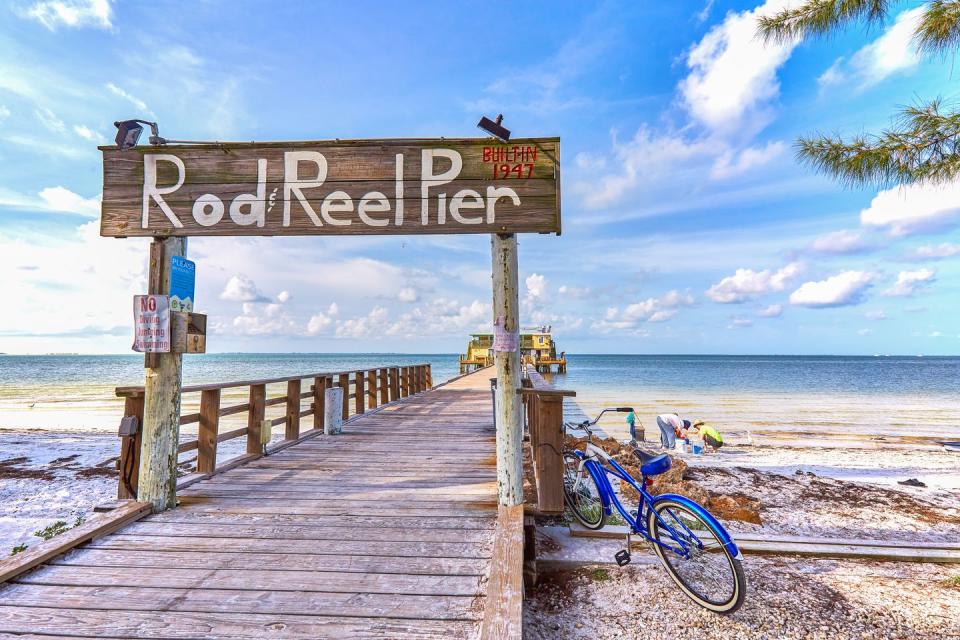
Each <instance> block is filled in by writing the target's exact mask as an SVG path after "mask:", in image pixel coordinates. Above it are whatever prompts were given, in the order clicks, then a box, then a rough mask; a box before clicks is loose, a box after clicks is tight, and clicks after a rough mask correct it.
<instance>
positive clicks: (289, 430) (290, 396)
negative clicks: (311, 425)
mask: <svg viewBox="0 0 960 640" xmlns="http://www.w3.org/2000/svg"><path fill="white" fill-rule="evenodd" d="M299 437H300V381H299V380H288V381H287V422H286V429H285V430H284V434H283V438H284V440H296V439H297V438H299Z"/></svg>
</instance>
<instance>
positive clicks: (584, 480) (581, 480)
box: [563, 452, 607, 529]
mask: <svg viewBox="0 0 960 640" xmlns="http://www.w3.org/2000/svg"><path fill="white" fill-rule="evenodd" d="M581 462H582V460H581V459H580V458H578V457H577V456H576V455H574V454H573V453H569V452H568V453H564V454H563V496H564V498H565V499H566V502H567V506H569V507H570V510H571V511H573V515H574V516H576V518H577V520H579V521H580V524H582V525H583V526H585V527H586V528H587V529H600V528H602V527H603V525H605V524H607V514H606V511H605V510H604V508H603V499H602V498H601V497H600V489H599V488H598V487H597V483H596V482H595V481H594V479H593V476H591V475H590V472H589V471H587V469H586V467H581V466H580V463H581Z"/></svg>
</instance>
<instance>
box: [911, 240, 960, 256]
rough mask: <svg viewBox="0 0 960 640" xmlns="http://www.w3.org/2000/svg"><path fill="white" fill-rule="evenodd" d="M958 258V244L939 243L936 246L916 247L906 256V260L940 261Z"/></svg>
mask: <svg viewBox="0 0 960 640" xmlns="http://www.w3.org/2000/svg"><path fill="white" fill-rule="evenodd" d="M953 256H960V244H953V243H950V242H941V243H940V244H936V245H924V246H922V247H917V248H916V249H914V250H913V251H911V252H909V253H908V254H907V255H906V258H907V259H908V260H942V259H944V258H952V257H953Z"/></svg>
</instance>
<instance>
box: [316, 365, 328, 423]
mask: <svg viewBox="0 0 960 640" xmlns="http://www.w3.org/2000/svg"><path fill="white" fill-rule="evenodd" d="M326 390H327V379H326V378H323V377H319V378H314V379H313V428H314V429H323V415H324V413H323V412H324V411H326V406H325V405H324V400H325V397H324V392H325V391H326Z"/></svg>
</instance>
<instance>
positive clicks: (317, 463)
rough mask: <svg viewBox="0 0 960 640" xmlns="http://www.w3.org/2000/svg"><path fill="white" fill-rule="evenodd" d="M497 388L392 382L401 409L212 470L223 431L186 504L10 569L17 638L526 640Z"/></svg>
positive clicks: (139, 515)
mask: <svg viewBox="0 0 960 640" xmlns="http://www.w3.org/2000/svg"><path fill="white" fill-rule="evenodd" d="M421 371H422V370H421ZM428 375H429V374H428V373H427V376H426V377H425V376H423V375H421V376H420V377H419V378H418V379H420V380H426V379H427V377H428ZM489 378H490V372H489V371H486V370H485V371H480V372H476V373H473V374H470V375H467V376H464V377H461V378H459V379H456V380H454V381H452V382H450V383H448V384H446V385H443V386H440V387H438V388H434V389H431V390H424V389H425V387H424V386H423V383H422V382H421V383H417V382H416V381H415V378H414V376H411V377H410V378H409V380H411V383H410V384H412V385H417V384H419V385H420V386H413V387H411V390H412V391H413V393H414V395H408V396H407V397H400V398H397V399H392V398H391V397H390V390H389V387H390V382H391V381H392V380H391V378H390V377H389V376H386V380H387V383H386V384H387V402H386V403H385V404H384V403H382V402H381V403H380V404H379V406H377V407H376V408H375V409H373V410H370V409H369V408H366V410H364V407H363V405H362V404H356V406H357V407H358V408H360V410H361V411H362V413H359V414H357V415H354V416H353V417H352V418H351V419H350V420H349V421H348V422H346V424H345V426H344V431H343V433H342V434H340V435H336V436H332V435H324V434H323V430H322V429H320V430H318V429H312V430H309V431H307V432H306V433H301V432H299V431H298V432H297V433H296V434H294V433H289V435H290V436H291V439H290V440H289V441H285V443H284V444H283V445H282V446H280V447H276V448H275V449H274V450H273V451H271V450H270V449H268V450H267V455H258V454H254V453H250V454H247V456H246V457H245V458H244V459H242V460H241V461H240V463H239V464H236V465H233V464H230V465H222V466H221V467H220V468H217V465H216V462H215V460H214V461H213V462H211V461H210V460H209V455H210V454H209V452H210V449H211V445H210V442H211V440H210V439H211V438H212V442H216V440H217V433H216V431H215V429H214V431H213V432H212V433H209V432H208V433H207V434H206V438H207V444H206V445H203V444H200V445H198V446H200V450H201V451H204V450H206V451H207V456H208V460H207V461H206V463H205V464H208V465H210V464H212V465H213V469H214V472H212V473H206V474H195V475H194V476H193V477H192V478H190V479H189V480H188V482H185V483H181V487H182V488H181V489H180V490H179V492H178V499H179V506H177V507H176V508H174V509H171V510H168V511H165V512H163V513H159V514H155V515H149V505H146V507H147V508H143V505H142V503H136V502H130V501H128V502H126V503H124V504H123V506H120V507H119V508H118V509H117V511H116V513H117V514H119V515H117V516H111V514H105V515H103V516H101V517H100V520H97V519H94V520H92V521H91V522H90V523H88V524H86V525H83V527H86V529H83V530H82V531H80V533H78V534H76V535H75V536H73V538H70V534H65V538H64V540H63V541H62V542H61V543H58V542H57V539H56V538H55V539H53V540H51V541H50V542H48V543H44V545H46V546H44V545H37V549H31V550H29V551H28V552H25V553H24V554H21V555H20V556H15V557H14V558H11V559H8V560H5V561H3V562H0V580H6V584H4V585H0V636H2V637H23V638H51V637H54V636H56V637H64V636H69V637H97V638H154V639H158V638H178V639H186V638H250V639H254V638H256V639H260V638H311V639H315V638H334V637H335V638H346V637H349V638H445V639H446V638H477V637H481V638H519V637H520V636H521V607H522V596H523V593H522V591H523V585H522V563H523V555H522V554H523V505H517V506H515V507H504V506H499V507H498V504H497V482H496V455H495V447H496V442H495V431H494V426H493V414H492V411H491V395H490V385H489ZM356 379H357V380H370V381H372V382H373V383H374V388H376V387H377V385H376V382H377V381H378V380H380V379H381V378H380V377H379V376H368V375H364V376H357V377H356ZM255 382H258V381H255ZM256 386H257V385H256V384H254V385H252V386H251V389H253V388H254V387H256ZM291 388H293V389H294V390H293V391H292V393H293V394H295V395H297V396H301V395H302V396H304V397H306V396H308V393H302V394H301V393H300V390H299V381H298V383H297V385H292V387H291ZM189 389H190V388H187V389H185V390H184V391H185V392H188V390H189ZM357 389H358V390H359V391H356V390H355V391H354V394H350V396H352V397H353V399H354V400H355V401H356V397H357V396H360V397H363V396H364V394H365V393H369V388H368V389H366V390H365V389H364V386H363V383H362V382H361V384H360V386H359V387H358V388H357ZM204 391H207V392H209V389H201V390H200V393H203V392H204ZM417 391H419V392H417ZM256 393H257V395H258V397H259V393H260V392H259V391H258V392H256ZM345 395H346V394H345ZM270 403H271V401H270V400H266V404H270ZM129 404H130V403H128V407H129ZM273 404H282V403H280V402H273ZM296 407H297V410H293V409H291V410H289V411H287V412H286V415H288V416H289V418H288V423H287V424H289V423H290V422H292V421H293V420H294V417H293V416H294V415H296V416H297V417H296V420H297V421H298V424H299V418H300V417H301V414H303V413H309V411H299V400H298V401H297V403H296ZM344 407H345V411H346V410H347V409H346V407H347V404H346V402H345V404H344ZM368 407H369V405H368ZM247 409H248V410H250V411H260V412H262V410H263V407H262V405H259V408H258V405H257V403H254V406H253V407H252V408H251V407H247ZM315 409H316V407H314V410H315ZM218 413H219V412H218V411H217V410H215V409H209V407H208V411H207V412H206V414H205V413H204V411H203V410H201V412H200V415H199V416H198V417H197V419H198V420H200V421H201V426H202V425H203V423H204V420H205V418H203V417H202V416H203V415H206V416H207V418H206V420H207V421H209V417H210V416H212V415H217V414H218ZM258 415H259V414H258ZM185 418H188V419H189V418H190V416H185ZM250 424H251V428H254V427H256V426H258V425H257V424H255V421H253V420H251V421H250ZM298 428H299V427H298ZM231 435H235V434H231ZM236 435H243V434H236ZM200 439H201V442H202V440H203V436H201V438H200ZM213 451H214V454H215V447H214V448H213ZM112 517H113V518H114V519H113V520H111V518H112ZM121 517H122V518H123V520H122V521H121V520H119V519H118V518H121ZM87 540H91V541H89V542H86V544H82V545H80V546H76V545H77V544H78V543H81V542H85V541H87ZM58 544H60V548H57V545H58ZM73 546H76V548H72V549H70V547H73ZM41 547H43V548H41ZM64 551H66V553H64ZM58 554H59V555H58Z"/></svg>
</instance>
